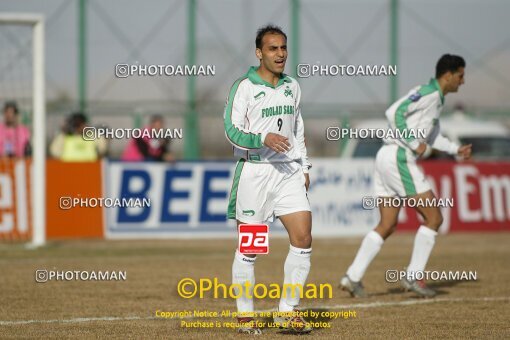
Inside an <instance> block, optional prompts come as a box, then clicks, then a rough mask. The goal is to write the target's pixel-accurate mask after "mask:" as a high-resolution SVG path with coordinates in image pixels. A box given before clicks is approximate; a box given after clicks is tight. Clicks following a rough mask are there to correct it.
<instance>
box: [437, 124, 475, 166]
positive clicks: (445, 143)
mask: <svg viewBox="0 0 510 340" xmlns="http://www.w3.org/2000/svg"><path fill="white" fill-rule="evenodd" d="M431 146H432V147H433V148H434V149H436V150H439V151H443V152H446V153H448V154H450V155H453V156H460V157H462V158H464V159H468V158H470V157H471V144H469V145H462V146H459V145H458V144H457V143H454V142H452V141H450V140H449V139H448V138H446V137H445V136H443V135H442V134H441V128H440V125H439V120H438V121H437V123H436V125H435V126H434V133H433V136H432V142H431Z"/></svg>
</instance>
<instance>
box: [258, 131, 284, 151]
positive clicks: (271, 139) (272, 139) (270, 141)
mask: <svg viewBox="0 0 510 340" xmlns="http://www.w3.org/2000/svg"><path fill="white" fill-rule="evenodd" d="M264 145H265V146H267V147H268V148H270V149H271V150H274V151H276V152H281V153H284V152H287V151H289V150H290V143H289V139H288V138H287V137H284V136H282V135H279V134H277V133H272V132H270V133H268V134H267V136H266V139H264Z"/></svg>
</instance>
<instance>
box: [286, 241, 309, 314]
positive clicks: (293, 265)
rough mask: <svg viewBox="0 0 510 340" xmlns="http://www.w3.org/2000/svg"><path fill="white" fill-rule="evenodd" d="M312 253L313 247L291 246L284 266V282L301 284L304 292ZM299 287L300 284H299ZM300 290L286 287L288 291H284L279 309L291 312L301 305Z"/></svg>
mask: <svg viewBox="0 0 510 340" xmlns="http://www.w3.org/2000/svg"><path fill="white" fill-rule="evenodd" d="M311 255H312V248H309V249H301V248H296V247H293V246H290V250H289V254H288V255H287V259H286V260H285V265H284V267H283V270H284V273H285V276H284V279H283V284H284V285H285V284H293V285H298V284H299V285H301V290H302V291H303V292H304V289H305V282H306V278H307V277H308V273H309V272H310V256H311ZM298 287H299V286H298ZM299 295H300V290H299V289H298V288H296V289H294V291H293V289H292V288H291V287H286V291H285V292H283V291H282V296H281V298H280V306H279V308H278V311H280V312H290V311H292V310H294V308H295V307H296V306H298V305H299V299H300V296H299Z"/></svg>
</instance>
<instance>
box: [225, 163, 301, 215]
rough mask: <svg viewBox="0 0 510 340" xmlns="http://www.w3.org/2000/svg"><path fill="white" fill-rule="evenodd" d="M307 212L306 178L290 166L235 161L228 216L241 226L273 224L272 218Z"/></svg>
mask: <svg viewBox="0 0 510 340" xmlns="http://www.w3.org/2000/svg"><path fill="white" fill-rule="evenodd" d="M297 211H310V203H309V202H308V197H307V195H306V188H305V175H304V173H303V171H302V170H301V165H299V164H298V163H296V162H293V163H250V162H247V161H245V160H244V159H241V160H239V161H238V162H237V166H236V170H235V174H234V180H233V182H232V189H231V190H230V199H229V205H228V212H227V217H228V218H229V219H237V220H239V221H241V222H244V223H262V222H266V221H270V222H272V221H273V219H274V217H275V216H276V217H279V216H282V215H287V214H291V213H294V212H297Z"/></svg>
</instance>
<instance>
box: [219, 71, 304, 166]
mask: <svg viewBox="0 0 510 340" xmlns="http://www.w3.org/2000/svg"><path fill="white" fill-rule="evenodd" d="M300 97H301V90H300V88H299V84H298V82H297V81H296V80H295V79H293V78H291V77H289V76H287V75H285V74H282V77H281V78H280V80H279V82H278V84H277V85H276V86H273V85H272V84H269V83H268V82H266V81H264V80H263V79H262V78H260V76H259V75H258V73H257V68H255V67H251V68H250V69H249V71H248V73H247V74H246V75H245V76H243V77H242V78H240V79H238V80H237V81H236V82H235V83H234V85H233V86H232V88H231V90H230V93H229V96H228V99H227V103H226V107H225V112H224V125H225V135H226V136H227V139H228V140H229V142H230V143H232V145H233V146H234V155H235V156H236V157H238V158H244V159H246V160H248V161H251V162H269V163H273V162H293V161H298V162H299V163H301V165H302V166H303V168H304V169H305V171H306V170H307V169H308V168H309V167H310V163H309V162H308V157H307V154H306V147H305V141H304V127H303V119H302V118H301V113H300V109H299V102H300ZM271 132H272V133H276V134H279V135H282V136H285V137H287V138H288V139H289V143H290V145H291V149H290V150H289V151H287V152H285V153H278V152H275V151H273V150H272V149H270V148H268V147H266V146H265V145H264V140H265V138H266V136H267V134H268V133H271Z"/></svg>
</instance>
